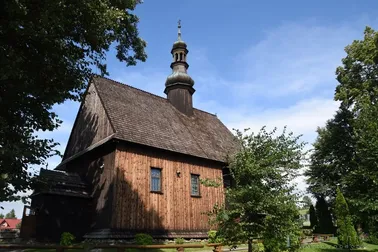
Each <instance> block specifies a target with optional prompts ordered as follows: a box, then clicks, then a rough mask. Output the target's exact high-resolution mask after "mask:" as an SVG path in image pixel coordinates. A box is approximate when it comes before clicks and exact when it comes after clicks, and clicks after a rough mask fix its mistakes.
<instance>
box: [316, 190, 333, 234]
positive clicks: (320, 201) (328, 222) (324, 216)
mask: <svg viewBox="0 0 378 252" xmlns="http://www.w3.org/2000/svg"><path fill="white" fill-rule="evenodd" d="M315 211H316V217H317V219H318V225H317V226H316V227H315V230H314V232H315V233H318V234H333V233H334V232H335V228H334V225H333V221H332V216H331V211H330V206H329V204H328V203H327V201H326V200H325V199H324V197H322V196H320V197H318V198H317V201H316V204H315Z"/></svg>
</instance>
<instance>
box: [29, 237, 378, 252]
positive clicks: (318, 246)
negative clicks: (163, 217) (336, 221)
mask: <svg viewBox="0 0 378 252" xmlns="http://www.w3.org/2000/svg"><path fill="white" fill-rule="evenodd" d="M197 244H198V243H197ZM336 245H337V238H332V239H331V240H330V241H327V242H319V243H313V244H309V245H304V246H303V247H302V248H301V249H300V251H299V252H364V251H366V252H378V245H374V244H369V243H364V244H363V248H359V249H352V250H348V249H340V248H337V247H336ZM241 247H242V248H246V247H245V246H241ZM224 248H227V247H226V246H225V247H224ZM65 251H67V252H83V251H84V250H80V249H69V250H65ZM103 251H104V252H116V249H106V250H103ZM175 251H176V250H175V249H145V250H142V249H140V250H139V249H125V252H175ZM199 251H209V252H210V251H212V247H206V246H205V247H204V248H187V249H185V252H199ZM25 252H55V250H54V249H28V250H25Z"/></svg>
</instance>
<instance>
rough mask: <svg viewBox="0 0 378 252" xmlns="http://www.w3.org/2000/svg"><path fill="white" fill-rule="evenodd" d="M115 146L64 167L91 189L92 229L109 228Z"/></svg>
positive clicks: (112, 197) (104, 146) (85, 156)
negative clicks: (78, 176) (77, 175)
mask: <svg viewBox="0 0 378 252" xmlns="http://www.w3.org/2000/svg"><path fill="white" fill-rule="evenodd" d="M114 162H115V145H113V144H107V145H103V146H102V147H101V148H99V149H97V150H95V151H92V152H91V153H88V154H86V155H84V156H82V157H80V158H78V159H76V160H74V161H72V162H70V163H69V164H67V165H66V171H69V172H76V173H78V174H79V175H80V177H81V178H82V179H83V181H85V182H87V183H88V184H89V185H90V188H91V196H92V198H93V202H92V206H91V207H92V220H93V223H92V225H91V227H92V228H110V223H111V220H112V211H113V199H114V197H115V196H114V191H113V189H114V170H115V168H114V166H115V164H114Z"/></svg>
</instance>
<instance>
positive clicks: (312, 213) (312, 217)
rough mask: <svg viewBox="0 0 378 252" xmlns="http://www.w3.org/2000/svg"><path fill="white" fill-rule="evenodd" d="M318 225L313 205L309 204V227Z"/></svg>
mask: <svg viewBox="0 0 378 252" xmlns="http://www.w3.org/2000/svg"><path fill="white" fill-rule="evenodd" d="M317 226H318V218H317V217H316V212H315V207H314V206H313V205H311V206H310V227H311V228H312V229H313V228H314V227H315V228H316V227H317Z"/></svg>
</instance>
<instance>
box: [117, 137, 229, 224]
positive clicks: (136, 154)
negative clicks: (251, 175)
mask: <svg viewBox="0 0 378 252" xmlns="http://www.w3.org/2000/svg"><path fill="white" fill-rule="evenodd" d="M151 167H157V168H161V169H162V194H158V193H152V192H150V170H151V169H150V168H151ZM177 171H179V172H180V173H181V174H180V177H178V176H177V173H176V172H177ZM191 173H194V174H199V175H200V178H202V179H205V178H208V179H216V178H221V177H222V165H221V164H220V163H209V162H207V163H206V162H204V161H200V160H198V159H196V158H190V157H185V156H178V155H175V154H170V153H168V152H162V151H160V150H154V149H150V148H147V147H144V148H143V147H136V146H126V145H122V144H120V145H118V146H117V151H116V159H115V176H116V179H115V181H116V182H115V188H114V190H115V199H114V210H113V218H112V227H113V228H115V229H123V230H166V231H204V230H205V231H206V230H209V226H208V222H207V220H208V217H207V216H206V215H205V214H204V213H205V212H207V211H210V210H212V209H213V206H214V204H216V203H218V204H222V203H223V202H224V189H223V185H221V186H219V187H217V188H214V187H205V186H203V185H201V186H200V192H201V198H195V197H191V195H190V189H191V187H190V174H191Z"/></svg>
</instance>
